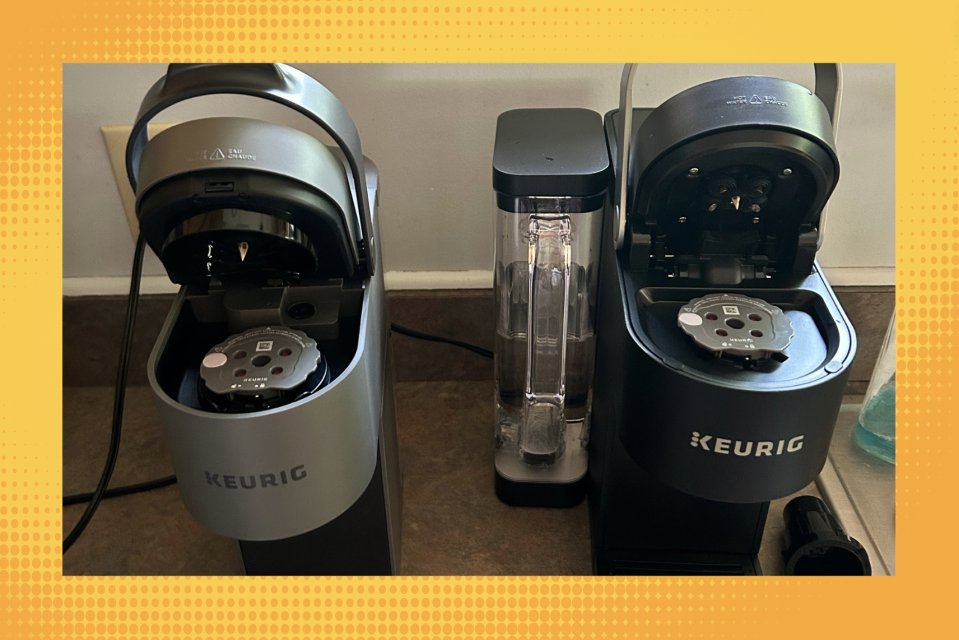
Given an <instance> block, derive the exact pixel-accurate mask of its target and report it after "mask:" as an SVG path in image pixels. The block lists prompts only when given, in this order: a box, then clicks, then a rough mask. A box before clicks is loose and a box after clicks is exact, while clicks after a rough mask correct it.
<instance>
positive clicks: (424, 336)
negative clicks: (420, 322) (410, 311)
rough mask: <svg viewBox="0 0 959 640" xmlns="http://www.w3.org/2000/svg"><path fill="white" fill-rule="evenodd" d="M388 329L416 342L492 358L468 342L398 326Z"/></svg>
mask: <svg viewBox="0 0 959 640" xmlns="http://www.w3.org/2000/svg"><path fill="white" fill-rule="evenodd" d="M390 328H392V329H393V331H395V332H396V333H398V334H400V335H404V336H409V337H410V338H416V339H417V340H428V341H430V342H442V343H445V344H451V345H453V346H454V347H460V348H462V349H466V350H467V351H472V352H473V353H475V354H478V355H481V356H483V357H484V358H492V357H493V352H492V351H490V350H489V349H484V348H482V347H477V346H476V345H474V344H470V343H468V342H461V341H459V340H454V339H453V338H443V337H440V336H434V335H432V334H430V333H422V332H420V331H415V330H414V329H408V328H406V327H403V326H400V325H398V324H391V325H390Z"/></svg>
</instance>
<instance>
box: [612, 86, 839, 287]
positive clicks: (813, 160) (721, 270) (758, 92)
mask: <svg viewBox="0 0 959 640" xmlns="http://www.w3.org/2000/svg"><path fill="white" fill-rule="evenodd" d="M633 113H634V122H633V133H632V146H631V150H630V164H629V173H628V175H629V184H628V191H627V194H628V196H627V203H628V211H629V228H628V230H627V244H628V255H629V269H630V270H631V271H645V270H665V271H667V272H669V273H671V274H672V275H673V277H677V278H684V279H690V280H700V281H703V282H705V283H707V284H716V285H738V284H739V283H740V282H743V281H745V280H749V279H764V278H765V277H766V276H767V275H770V274H775V273H789V274H793V275H806V274H808V273H809V272H810V271H811V270H812V265H813V261H814V260H815V254H816V250H817V248H818V245H819V240H820V227H821V224H820V217H821V214H822V211H823V208H824V207H825V204H826V201H827V200H828V198H829V196H830V194H831V193H832V191H833V189H834V188H835V185H836V182H837V181H838V178H839V162H838V160H837V157H836V152H835V149H834V145H833V140H832V125H831V123H830V120H829V114H828V113H827V111H826V108H825V106H824V105H823V104H822V102H820V101H819V99H818V98H817V97H816V96H815V95H813V94H812V93H811V92H810V91H809V90H808V89H806V88H805V87H802V86H800V85H797V84H794V83H792V82H788V81H786V80H780V79H776V78H764V77H742V78H724V79H722V80H716V81H713V82H708V83H705V84H702V85H699V86H696V87H693V88H691V89H688V90H686V91H684V92H682V93H680V94H677V95H676V96H674V97H672V98H670V99H669V100H667V101H666V102H664V103H663V104H662V105H660V106H659V107H657V108H656V109H654V110H649V109H637V110H634V112H633ZM606 120H607V126H611V127H612V128H613V129H614V130H616V129H618V127H619V126H620V124H621V118H619V117H613V118H610V117H609V116H607V119H606ZM614 137H615V136H614ZM613 157H616V155H614V156H613Z"/></svg>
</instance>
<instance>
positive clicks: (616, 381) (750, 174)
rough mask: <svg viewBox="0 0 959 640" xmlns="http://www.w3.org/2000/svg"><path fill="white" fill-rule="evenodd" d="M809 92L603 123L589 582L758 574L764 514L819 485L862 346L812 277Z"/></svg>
mask: <svg viewBox="0 0 959 640" xmlns="http://www.w3.org/2000/svg"><path fill="white" fill-rule="evenodd" d="M815 68H816V90H815V92H812V91H809V90H808V89H806V88H805V87H803V86H800V85H798V84H795V83H792V82H787V81H785V80H780V79H776V78H767V77H754V76H751V77H738V78H724V79H721V80H716V81H713V82H707V83H705V84H702V85H699V86H696V87H692V88H690V89H687V90H686V91H683V92H682V93H680V94H678V95H676V96H674V97H672V98H670V99H669V100H667V101H666V102H664V103H663V104H661V105H660V106H659V107H656V108H655V109H648V108H642V109H634V108H633V107H632V79H633V76H634V73H635V70H636V68H635V66H633V65H628V66H627V68H626V70H625V71H624V75H623V83H622V87H621V89H622V92H621V99H620V108H619V109H618V110H616V111H613V112H610V113H609V114H607V115H606V118H605V130H606V140H607V143H608V145H609V152H610V158H611V160H612V162H613V165H614V171H615V176H614V180H613V182H612V188H611V189H610V197H609V199H608V200H607V204H606V225H605V229H604V232H603V249H602V266H601V269H600V278H599V309H598V318H599V321H598V325H597V329H598V330H597V356H596V377H595V381H594V384H593V409H594V411H593V420H592V425H591V443H590V470H591V471H590V480H591V493H590V517H591V530H592V541H593V562H594V570H595V571H596V572H597V573H601V574H617V573H623V574H629V573H633V574H689V573H709V574H729V575H736V574H754V573H759V572H760V571H761V569H760V567H759V563H758V561H757V556H756V554H757V552H758V550H759V544H760V540H761V538H762V532H763V528H764V525H765V521H766V514H767V510H768V505H769V501H770V500H774V499H777V498H781V497H784V496H787V495H789V494H791V493H793V492H796V491H798V490H800V489H802V488H804V487H805V486H807V485H808V484H809V483H810V482H812V481H813V480H814V479H815V478H816V476H817V475H818V474H819V471H820V470H821V469H822V467H823V465H824V463H825V460H826V454H827V451H828V449H829V444H830V441H831V438H832V433H833V428H834V425H835V422H836V418H837V416H838V412H839V406H840V403H841V402H842V396H843V392H844V389H845V385H846V380H847V378H848V375H849V366H850V364H851V363H852V360H853V356H854V355H855V350H856V336H855V333H854V331H853V328H852V325H851V324H850V323H849V320H848V318H847V317H846V315H845V313H844V312H843V310H842V307H841V306H840V304H839V301H838V300H837V298H836V296H835V294H834V293H833V291H832V289H831V288H830V286H829V283H828V282H827V280H826V278H825V276H824V274H823V272H822V269H821V268H820V267H819V265H818V263H817V262H816V252H817V250H818V249H819V247H820V246H821V243H822V240H823V238H824V234H825V220H826V203H827V201H828V199H829V196H830V195H831V194H832V192H833V189H834V188H835V186H836V183H837V181H838V179H839V161H838V158H837V154H836V149H835V137H834V132H835V129H834V123H835V119H836V118H837V116H838V108H839V96H840V86H841V82H840V70H839V66H838V65H816V66H815Z"/></svg>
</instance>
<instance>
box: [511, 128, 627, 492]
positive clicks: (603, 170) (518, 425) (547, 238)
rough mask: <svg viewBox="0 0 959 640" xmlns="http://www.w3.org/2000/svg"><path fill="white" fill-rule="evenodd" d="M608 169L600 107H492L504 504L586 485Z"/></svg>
mask: <svg viewBox="0 0 959 640" xmlns="http://www.w3.org/2000/svg"><path fill="white" fill-rule="evenodd" d="M608 174H609V158H608V154H607V152H606V142H605V140H604V137H603V128H602V120H601V118H600V117H599V115H598V114H596V113H594V112H592V111H588V110H585V109H517V110H514V111H507V112H505V113H503V114H501V115H500V116H499V119H498V121H497V127H496V143H495V146H494V151H493V189H494V212H495V223H496V243H495V250H496V257H495V262H496V264H495V275H494V295H495V304H496V348H495V372H496V373H495V377H496V391H495V395H496V406H495V437H496V453H495V479H496V482H495V487H496V493H497V495H498V496H499V498H500V499H501V500H502V501H503V502H506V503H507V504H512V505H518V506H552V507H566V506H573V505H575V504H578V503H579V502H581V501H582V499H583V498H584V496H585V478H586V467H587V463H588V460H587V447H588V442H589V424H590V414H591V402H592V396H591V385H592V378H593V364H594V356H595V345H596V331H595V319H596V293H597V284H598V276H599V271H598V269H599V247H600V233H601V229H602V220H603V204H604V201H605V197H606V189H607V186H608V182H609V175H608Z"/></svg>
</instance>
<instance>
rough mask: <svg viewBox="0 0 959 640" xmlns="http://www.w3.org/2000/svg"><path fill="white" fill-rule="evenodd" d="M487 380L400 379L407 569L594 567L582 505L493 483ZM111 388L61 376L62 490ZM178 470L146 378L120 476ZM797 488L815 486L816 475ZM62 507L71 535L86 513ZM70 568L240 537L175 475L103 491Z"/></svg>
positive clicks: (198, 556)
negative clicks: (512, 502) (497, 491)
mask: <svg viewBox="0 0 959 640" xmlns="http://www.w3.org/2000/svg"><path fill="white" fill-rule="evenodd" d="M492 399H493V383H492V381H445V382H428V381H427V382H400V383H397V384H396V402H397V423H398V430H399V442H400V460H401V465H402V469H403V534H402V535H403V539H402V563H401V571H402V573H404V574H419V575H424V574H428V575H433V574H446V575H511V574H512V575H550V574H553V575H585V574H589V573H590V544H589V522H588V516H587V508H586V504H585V503H583V504H581V505H579V506H578V507H576V508H573V509H522V508H515V507H509V506H506V505H504V504H502V503H501V502H499V500H498V499H497V498H496V497H495V495H494V493H493V477H492V473H493V471H492V460H493V438H492V425H491V413H492ZM112 400H113V389H112V388H110V387H66V388H64V395H63V422H64V425H63V468H64V472H63V473H64V475H63V477H64V490H65V493H67V494H71V493H75V492H81V491H91V490H93V488H94V487H95V485H96V482H97V480H98V478H99V474H100V472H101V469H102V464H103V460H104V459H105V456H106V450H107V443H108V439H109V431H110V429H109V420H110V414H111V406H112ZM172 472H173V469H172V466H171V464H170V460H169V456H168V454H167V452H166V448H165V446H164V444H163V440H162V435H161V432H160V425H159V421H158V417H157V415H156V411H155V409H154V401H153V398H152V396H151V393H150V390H149V388H147V387H142V386H136V387H131V388H130V389H129V390H128V394H127V412H126V414H125V419H124V427H123V439H122V444H121V448H120V457H119V462H118V464H117V469H116V472H115V473H114V477H113V478H114V479H113V482H112V485H113V486H119V485H123V484H130V483H134V482H141V481H144V480H149V479H153V478H159V477H162V476H165V475H169V474H171V473H172ZM800 493H801V494H812V495H817V496H818V495H820V494H819V491H818V489H817V487H816V486H815V485H810V486H809V487H807V489H806V490H804V491H802V492H800ZM792 497H793V496H789V497H787V498H784V499H781V500H777V501H775V502H773V503H772V504H771V506H770V509H769V518H768V521H767V525H766V531H765V535H764V538H763V545H762V549H761V550H760V554H759V556H760V562H761V563H762V566H763V571H764V572H765V573H766V574H767V575H776V574H780V573H781V572H782V564H783V563H782V558H781V556H780V549H781V546H782V532H783V521H782V515H781V514H782V509H783V507H784V506H785V504H786V502H788V500H789V499H790V498H792ZM83 508H84V507H83V505H77V506H71V507H67V508H65V509H64V517H63V525H64V535H65V534H66V533H67V532H68V531H69V530H70V529H71V528H72V527H73V525H74V523H75V522H76V521H77V520H78V519H79V517H80V514H81V513H82V512H83ZM63 572H64V574H65V575H83V574H100V575H102V574H121V575H170V574H187V575H216V574H220V575H236V574H239V573H241V572H242V566H241V564H240V560H239V554H238V549H237V545H236V542H235V541H233V540H231V539H228V538H223V537H221V536H218V535H216V534H213V533H210V532H209V531H206V530H205V529H203V528H202V527H200V525H199V524H197V523H196V522H195V521H194V520H193V518H192V517H191V516H190V515H189V513H188V512H187V511H186V508H185V507H184V506H183V504H182V502H181V500H180V495H179V490H178V489H177V487H176V486H171V487H167V488H163V489H158V490H154V491H151V492H148V493H143V494H139V495H134V496H127V497H122V498H115V499H112V500H107V501H104V502H103V503H102V504H101V506H100V508H99V510H98V512H97V514H96V516H95V517H94V519H93V521H92V522H91V523H90V525H89V527H88V528H87V530H86V531H85V532H84V534H83V536H81V538H80V539H79V541H78V542H77V543H76V545H75V546H74V547H73V548H72V549H71V551H70V552H69V553H67V554H66V556H65V557H64V563H63Z"/></svg>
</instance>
